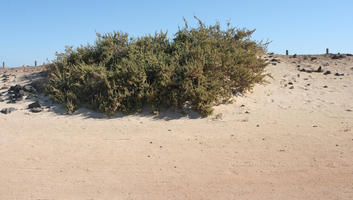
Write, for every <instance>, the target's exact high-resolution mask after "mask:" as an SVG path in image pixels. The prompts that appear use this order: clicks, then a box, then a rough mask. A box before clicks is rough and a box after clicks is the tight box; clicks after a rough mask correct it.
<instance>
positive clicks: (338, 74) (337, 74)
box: [335, 72, 344, 76]
mask: <svg viewBox="0 0 353 200" xmlns="http://www.w3.org/2000/svg"><path fill="white" fill-rule="evenodd" d="M335 76H344V74H340V73H338V72H337V73H336V74H335Z"/></svg>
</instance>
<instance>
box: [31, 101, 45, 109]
mask: <svg viewBox="0 0 353 200" xmlns="http://www.w3.org/2000/svg"><path fill="white" fill-rule="evenodd" d="M40 107H42V105H40V103H39V101H36V102H34V103H31V104H29V105H28V108H29V109H32V108H40Z"/></svg>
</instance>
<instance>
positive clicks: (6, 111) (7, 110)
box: [0, 107, 16, 115]
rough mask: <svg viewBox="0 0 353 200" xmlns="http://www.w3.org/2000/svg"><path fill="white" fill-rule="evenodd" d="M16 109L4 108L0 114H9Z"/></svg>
mask: <svg viewBox="0 0 353 200" xmlns="http://www.w3.org/2000/svg"><path fill="white" fill-rule="evenodd" d="M15 110H16V109H15V108H12V107H11V108H4V109H2V110H1V111H0V112H1V113H3V114H5V115H6V114H9V113H11V112H12V111H15Z"/></svg>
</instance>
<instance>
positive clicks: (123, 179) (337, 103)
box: [0, 55, 353, 200]
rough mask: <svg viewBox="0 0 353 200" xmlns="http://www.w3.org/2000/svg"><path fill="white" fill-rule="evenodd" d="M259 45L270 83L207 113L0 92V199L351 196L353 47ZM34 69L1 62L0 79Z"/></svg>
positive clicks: (22, 79) (30, 75) (20, 79)
mask: <svg viewBox="0 0 353 200" xmlns="http://www.w3.org/2000/svg"><path fill="white" fill-rule="evenodd" d="M269 56H273V57H275V58H276V59H279V60H280V63H276V65H272V64H270V65H269V66H268V67H267V71H268V72H269V73H271V74H272V76H273V79H270V78H268V81H269V84H265V85H257V86H256V87H255V88H254V90H253V92H252V93H247V94H245V95H244V96H241V97H237V98H236V99H235V100H236V101H235V102H234V103H232V104H227V105H220V106H216V107H215V112H214V114H213V115H212V116H210V117H208V118H199V117H198V115H197V114H196V113H193V112H190V115H188V116H183V115H181V114H177V113H174V112H172V111H163V112H161V115H160V116H154V115H151V114H149V111H148V110H147V111H145V112H143V113H142V114H136V115H129V116H125V115H121V114H118V115H117V116H115V117H113V118H106V117H104V116H103V115H101V114H99V113H95V112H92V111H89V110H87V109H80V110H79V111H77V112H76V113H75V114H73V115H66V114H65V113H64V110H63V109H62V107H60V106H59V105H55V104H54V105H52V106H51V107H50V108H45V109H44V111H42V112H40V113H31V112H30V111H29V110H28V109H27V106H28V104H30V103H32V102H33V100H23V101H21V102H17V103H16V104H8V103H7V102H6V101H5V102H0V109H2V108H6V107H15V108H17V110H16V111H14V112H12V113H10V114H7V115H5V114H1V113H0V199H6V200H12V199H16V200H17V199H19V200H21V199H31V200H32V199H33V200H59V199H63V200H77V199H84V200H93V199H94V200H97V199H107V200H111V199H144V200H145V199H147V200H149V199H151V200H157V199H163V200H164V199H180V200H185V199H193V200H194V199H195V200H198V199H203V200H206V199H210V200H211V199H212V200H213V199H251V200H257V199H258V200H263V199H278V200H286V199H306V200H311V199H312V200H317V199H320V200H324V199H327V200H328V199H330V200H333V199H339V200H342V199H347V200H348V199H353V111H352V110H353V100H352V99H353V57H351V56H347V57H345V58H343V59H331V58H330V57H327V56H324V55H315V56H297V57H296V58H292V57H286V56H281V55H267V56H266V58H268V59H269V60H271V59H272V58H269ZM305 57H306V59H305ZM312 57H316V58H317V59H316V60H315V59H313V60H312V59H311V58H312ZM298 65H300V67H299V68H297V66H298ZM319 66H322V70H323V72H325V71H327V70H330V71H331V72H332V73H331V74H329V75H323V73H316V72H312V73H308V72H303V71H299V70H300V69H302V68H305V69H306V70H308V69H313V70H316V69H317V68H318V67H319ZM38 71H40V68H39V69H38V68H31V67H27V68H17V69H6V70H1V71H0V77H1V76H2V74H4V73H7V74H12V75H16V77H14V76H11V77H10V79H9V80H8V81H7V82H6V83H3V82H1V78H0V88H1V87H2V86H4V85H5V84H6V85H8V86H11V85H15V84H17V83H20V84H25V83H28V82H30V81H31V79H34V78H35V75H36V73H37V72H38ZM336 72H338V73H340V74H341V73H342V74H344V75H343V76H335V75H334V74H335V73H336ZM289 82H291V83H289ZM291 86H293V88H292V89H290V88H291ZM324 86H327V87H324ZM4 91H6V90H4V89H3V90H0V92H4ZM4 95H5V94H4ZM41 100H42V101H44V100H46V99H45V98H42V99H41ZM44 103H45V104H46V105H51V104H50V101H47V102H44Z"/></svg>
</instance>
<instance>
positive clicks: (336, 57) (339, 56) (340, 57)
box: [331, 54, 345, 59]
mask: <svg viewBox="0 0 353 200" xmlns="http://www.w3.org/2000/svg"><path fill="white" fill-rule="evenodd" d="M342 58H345V56H344V55H341V54H337V55H333V56H332V57H331V59H342Z"/></svg>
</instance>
